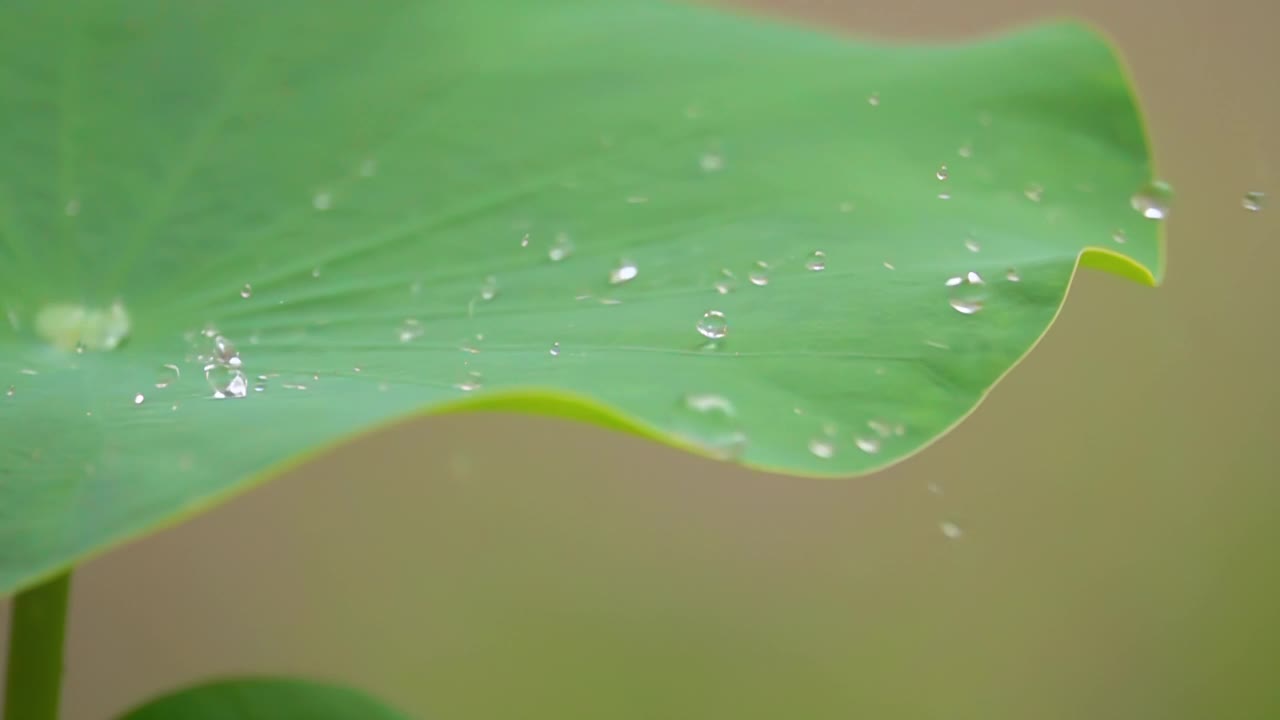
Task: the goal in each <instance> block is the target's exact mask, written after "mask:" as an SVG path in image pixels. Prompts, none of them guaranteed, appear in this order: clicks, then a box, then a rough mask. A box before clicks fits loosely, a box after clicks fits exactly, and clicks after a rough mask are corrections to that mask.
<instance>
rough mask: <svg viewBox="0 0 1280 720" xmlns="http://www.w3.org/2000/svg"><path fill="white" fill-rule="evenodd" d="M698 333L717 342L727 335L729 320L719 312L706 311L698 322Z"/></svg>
mask: <svg viewBox="0 0 1280 720" xmlns="http://www.w3.org/2000/svg"><path fill="white" fill-rule="evenodd" d="M697 328H698V333H699V334H701V335H702V336H703V337H706V338H710V339H712V340H719V339H720V338H723V337H724V336H726V335H728V334H729V320H728V319H727V318H726V317H725V316H724V313H722V312H720V311H719V310H708V311H706V312H705V313H703V314H702V318H701V319H699V320H698V324H697Z"/></svg>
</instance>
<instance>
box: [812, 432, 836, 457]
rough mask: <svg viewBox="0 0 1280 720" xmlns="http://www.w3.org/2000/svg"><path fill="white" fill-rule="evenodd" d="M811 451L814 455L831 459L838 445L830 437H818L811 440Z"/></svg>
mask: <svg viewBox="0 0 1280 720" xmlns="http://www.w3.org/2000/svg"><path fill="white" fill-rule="evenodd" d="M809 452H811V453H813V455H814V457H819V458H822V459H823V460H830V459H831V458H832V457H834V456H835V454H836V446H835V445H834V444H833V443H832V442H831V440H830V439H828V438H825V437H816V438H813V439H812V440H810V441H809Z"/></svg>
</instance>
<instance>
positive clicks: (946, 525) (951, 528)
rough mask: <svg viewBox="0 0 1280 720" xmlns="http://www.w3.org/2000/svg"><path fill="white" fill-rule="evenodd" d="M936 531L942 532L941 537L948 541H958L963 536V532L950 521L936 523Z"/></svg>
mask: <svg viewBox="0 0 1280 720" xmlns="http://www.w3.org/2000/svg"><path fill="white" fill-rule="evenodd" d="M938 529H939V530H941V531H942V534H943V536H944V537H946V538H947V539H948V540H959V539H960V538H961V537H963V536H964V530H963V529H962V528H961V527H960V526H959V525H957V524H955V523H953V522H951V521H945V522H941V523H938Z"/></svg>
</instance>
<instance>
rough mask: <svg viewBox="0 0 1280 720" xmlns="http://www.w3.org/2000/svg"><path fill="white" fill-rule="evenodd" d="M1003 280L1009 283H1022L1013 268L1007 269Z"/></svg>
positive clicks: (1020, 277)
mask: <svg viewBox="0 0 1280 720" xmlns="http://www.w3.org/2000/svg"><path fill="white" fill-rule="evenodd" d="M1004 279H1005V280H1008V281H1009V282H1022V276H1021V275H1019V274H1018V271H1017V270H1016V269H1014V268H1009V270H1008V272H1006V273H1005V274H1004Z"/></svg>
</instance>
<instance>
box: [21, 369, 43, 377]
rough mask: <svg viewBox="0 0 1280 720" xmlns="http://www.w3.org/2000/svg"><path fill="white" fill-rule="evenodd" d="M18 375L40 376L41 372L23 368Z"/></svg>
mask: <svg viewBox="0 0 1280 720" xmlns="http://www.w3.org/2000/svg"><path fill="white" fill-rule="evenodd" d="M18 373H19V374H21V375H39V374H40V373H39V371H37V370H33V369H31V368H22V369H21V370H19V371H18Z"/></svg>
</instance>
